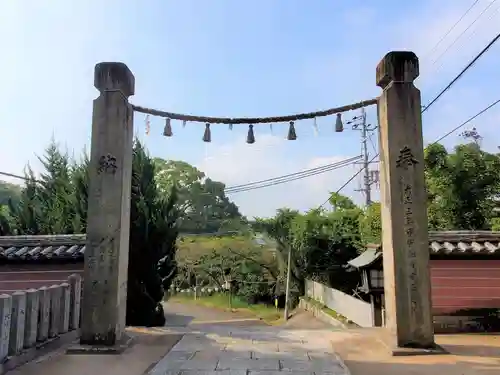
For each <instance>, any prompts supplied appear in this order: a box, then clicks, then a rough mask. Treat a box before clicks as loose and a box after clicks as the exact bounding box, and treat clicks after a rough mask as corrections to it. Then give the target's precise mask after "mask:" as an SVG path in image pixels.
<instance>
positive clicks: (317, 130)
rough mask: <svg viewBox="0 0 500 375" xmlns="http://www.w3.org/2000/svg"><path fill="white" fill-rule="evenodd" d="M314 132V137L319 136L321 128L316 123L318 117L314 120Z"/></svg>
mask: <svg viewBox="0 0 500 375" xmlns="http://www.w3.org/2000/svg"><path fill="white" fill-rule="evenodd" d="M313 130H314V135H315V136H318V134H319V128H318V123H317V122H316V117H315V118H314V122H313Z"/></svg>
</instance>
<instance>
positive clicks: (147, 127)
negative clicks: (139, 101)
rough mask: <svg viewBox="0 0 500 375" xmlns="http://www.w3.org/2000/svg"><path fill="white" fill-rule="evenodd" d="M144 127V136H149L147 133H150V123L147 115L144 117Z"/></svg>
mask: <svg viewBox="0 0 500 375" xmlns="http://www.w3.org/2000/svg"><path fill="white" fill-rule="evenodd" d="M145 125H146V135H149V132H150V131H151V123H150V121H149V115H146V120H145Z"/></svg>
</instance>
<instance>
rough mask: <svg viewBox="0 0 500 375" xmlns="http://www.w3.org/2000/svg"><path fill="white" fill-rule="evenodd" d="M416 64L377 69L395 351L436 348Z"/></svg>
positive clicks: (402, 56)
mask: <svg viewBox="0 0 500 375" xmlns="http://www.w3.org/2000/svg"><path fill="white" fill-rule="evenodd" d="M418 74H419V67H418V58H417V56H415V54H414V53H413V52H390V53H388V54H387V55H386V56H385V57H384V58H383V59H382V61H380V63H379V64H378V66H377V85H378V86H379V87H381V88H382V89H383V92H382V94H381V96H380V98H379V102H378V116H379V125H380V142H379V145H380V172H381V184H380V185H381V186H380V193H381V206H382V207H381V210H382V213H381V215H382V228H383V230H382V249H383V252H384V290H385V307H386V314H387V327H388V329H389V331H390V332H391V333H392V335H391V337H392V339H393V340H394V342H393V343H392V344H393V345H395V346H396V347H398V348H420V349H430V348H434V347H435V345H434V330H433V325H432V311H431V290H430V272H429V238H428V237H429V234H428V227H427V199H426V192H425V181H424V150H423V138H422V117H421V104H420V91H419V90H418V89H417V88H416V87H415V86H414V85H413V81H414V80H415V79H416V78H417V77H418Z"/></svg>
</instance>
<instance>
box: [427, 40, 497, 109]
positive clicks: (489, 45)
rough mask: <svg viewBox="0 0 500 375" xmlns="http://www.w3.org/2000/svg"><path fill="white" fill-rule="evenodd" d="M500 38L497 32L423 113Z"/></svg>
mask: <svg viewBox="0 0 500 375" xmlns="http://www.w3.org/2000/svg"><path fill="white" fill-rule="evenodd" d="M499 39H500V33H499V34H497V36H495V37H494V38H493V39H492V40H491V42H489V43H488V45H487V46H486V47H484V48H483V49H482V50H481V52H479V53H478V54H477V55H476V57H474V58H473V59H472V61H471V62H470V63H469V64H467V66H466V67H465V68H463V69H462V71H461V72H460V73H458V75H457V76H455V78H453V79H452V80H451V82H450V83H449V84H448V85H447V86H446V87H445V88H444V89H443V90H441V92H440V93H439V94H437V95H436V97H435V98H434V99H432V100H431V102H430V103H429V104H427V105H426V106H425V107H424V109H423V110H422V113H424V112H425V111H427V110H428V109H429V107H430V106H432V105H433V104H434V103H436V102H437V101H438V99H439V98H440V97H441V96H442V95H443V94H444V93H445V92H446V91H448V90H449V89H450V88H451V86H453V85H454V84H455V83H456V82H457V81H458V80H459V79H460V78H461V77H462V76H463V75H464V74H465V72H467V71H468V70H469V69H470V68H471V67H472V66H473V65H474V64H475V63H476V62H477V61H478V60H479V59H480V58H481V56H483V55H484V54H485V53H486V52H487V51H488V50H489V49H490V48H491V47H492V46H493V45H494V44H495V43H496V42H497V41H498V40H499Z"/></svg>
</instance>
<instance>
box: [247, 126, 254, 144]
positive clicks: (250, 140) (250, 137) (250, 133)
mask: <svg viewBox="0 0 500 375" xmlns="http://www.w3.org/2000/svg"><path fill="white" fill-rule="evenodd" d="M247 143H249V144H252V143H255V135H254V134H253V125H248V135H247Z"/></svg>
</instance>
